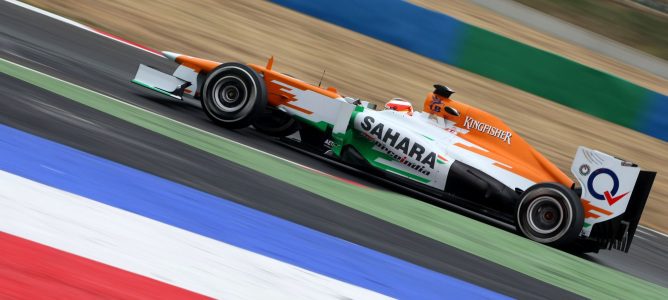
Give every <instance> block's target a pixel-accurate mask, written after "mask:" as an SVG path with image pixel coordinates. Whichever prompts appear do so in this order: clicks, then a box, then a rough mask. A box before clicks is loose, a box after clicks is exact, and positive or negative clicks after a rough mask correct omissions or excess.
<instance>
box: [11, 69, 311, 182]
mask: <svg viewBox="0 0 668 300" xmlns="http://www.w3.org/2000/svg"><path fill="white" fill-rule="evenodd" d="M0 60H2V61H4V62H7V63H10V64H12V65H15V66H17V67H19V68H22V69H25V70H29V71H31V72H35V73H38V74H40V75H42V76H46V77H49V78H51V79H54V80H57V81H60V82H62V83H64V84H67V85H69V86H72V87H74V88H78V89H82V90H85V91H88V92H91V93H94V94H96V95H99V96H102V97H105V98H107V99H109V100H112V101H115V102H118V103H121V104H123V105H126V106H130V107H133V108H135V109H138V110H141V111H144V112H147V113H150V114H152V115H154V116H156V117H159V118H162V119H165V120H169V121H171V122H175V123H178V124H180V125H183V126H186V127H188V128H191V129H194V130H196V131H199V132H201V133H205V134H208V135H210V136H213V137H216V138H219V139H222V140H224V141H226V142H229V143H233V144H236V145H239V146H242V147H245V148H247V149H249V150H252V151H256V152H259V153H262V154H264V155H268V156H271V157H273V158H276V159H278V160H282V161H284V162H287V163H290V164H293V165H296V166H299V167H301V168H304V169H308V170H313V171H316V172H321V173H322V171H319V170H316V169H313V168H311V167H308V166H305V165H302V164H300V163H297V162H294V161H291V160H289V159H286V158H283V157H280V156H277V155H274V154H271V153H269V152H265V151H262V150H260V149H257V148H253V147H251V146H248V145H246V144H242V143H240V142H237V141H235V140H231V139H228V138H226V137H224V136H220V135H217V134H215V133H212V132H209V131H206V130H204V129H201V128H197V127H195V126H192V125H189V124H186V123H183V122H181V121H178V120H174V119H171V118H168V117H166V116H163V115H161V114H159V113H156V112H153V111H151V110H148V109H146V108H143V107H140V106H137V105H134V104H131V103H128V102H125V101H123V100H119V99H116V98H113V97H110V96H107V95H105V94H102V93H99V92H96V91H93V90H90V89H87V88H85V87H82V86H79V85H76V84H74V83H71V82H69V81H65V80H62V79H60V78H57V77H54V76H51V75H49V74H46V73H42V72H40V71H37V70H33V69H31V68H28V67H25V66H23V65H20V64H17V63H15V62H12V61H9V60H6V59H4V58H0Z"/></svg>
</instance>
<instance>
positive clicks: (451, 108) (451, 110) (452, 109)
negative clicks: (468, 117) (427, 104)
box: [445, 106, 459, 117]
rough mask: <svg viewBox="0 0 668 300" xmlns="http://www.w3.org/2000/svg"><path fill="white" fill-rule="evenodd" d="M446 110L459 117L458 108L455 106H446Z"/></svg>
mask: <svg viewBox="0 0 668 300" xmlns="http://www.w3.org/2000/svg"><path fill="white" fill-rule="evenodd" d="M445 112H446V113H448V114H451V115H453V116H455V117H459V111H457V109H455V108H454V107H450V106H446V107H445Z"/></svg>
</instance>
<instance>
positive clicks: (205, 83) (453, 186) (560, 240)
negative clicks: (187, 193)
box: [132, 52, 656, 252]
mask: <svg viewBox="0 0 668 300" xmlns="http://www.w3.org/2000/svg"><path fill="white" fill-rule="evenodd" d="M163 53H164V55H165V57H166V58H168V59H171V60H173V61H175V62H176V63H178V64H179V66H178V67H177V68H176V70H175V71H174V72H173V74H172V75H169V74H166V73H163V72H160V71H158V70H155V69H153V68H150V67H147V66H145V65H140V66H139V69H138V70H137V74H136V76H135V78H134V79H133V80H132V82H134V83H136V84H138V85H141V86H143V87H146V88H149V89H152V90H154V91H157V92H160V93H163V94H166V95H169V96H171V97H173V98H176V99H183V97H185V96H187V97H192V98H194V99H198V100H200V101H201V103H202V107H203V109H204V112H205V113H206V115H207V116H208V117H209V118H210V119H211V120H213V122H215V123H217V124H219V125H221V126H223V127H226V128H231V129H236V128H243V127H247V126H251V125H252V126H253V127H254V128H255V129H256V130H258V131H260V132H262V133H265V134H268V135H270V136H276V137H285V136H289V135H290V136H297V135H298V136H299V138H298V144H299V146H300V148H302V149H307V150H308V151H310V152H313V153H318V154H320V155H324V156H328V157H330V158H333V159H335V160H337V161H339V162H342V163H344V164H346V165H348V166H352V167H354V168H356V169H359V170H362V171H364V172H366V173H369V174H373V175H375V176H380V177H382V178H385V179H386V180H391V181H392V182H396V183H399V184H401V185H405V186H410V187H411V188H412V189H416V190H420V191H423V192H425V193H429V194H431V195H435V196H436V197H439V198H440V199H442V200H443V201H447V202H448V203H450V204H454V205H457V206H459V207H463V208H465V209H468V210H474V211H477V212H480V213H481V214H484V215H486V216H490V217H493V218H495V219H497V220H500V221H503V222H506V223H509V224H513V225H514V226H515V227H516V228H517V231H518V232H519V233H520V234H522V235H524V236H526V237H527V238H529V239H531V240H534V241H536V242H539V243H543V244H547V245H550V246H554V247H559V248H562V249H574V251H580V252H591V251H594V252H598V250H599V249H605V248H607V249H612V248H614V249H617V250H621V251H625V252H628V250H629V246H630V245H631V241H632V239H633V236H634V233H635V231H636V227H637V226H638V222H639V220H640V216H641V214H642V211H643V209H644V206H645V202H646V201H647V197H648V195H649V191H650V188H651V185H652V182H653V181H654V177H655V175H656V173H654V172H648V171H643V170H641V169H640V168H639V167H638V166H637V165H635V164H633V163H630V162H627V161H624V160H621V159H618V158H615V157H613V156H610V155H607V154H605V153H602V152H598V151H595V150H591V149H587V148H585V147H580V148H578V150H577V153H576V155H575V160H574V161H573V164H572V167H571V171H572V173H573V175H574V176H575V178H576V179H577V182H578V183H579V187H576V184H575V182H574V181H573V180H571V179H570V178H569V177H568V176H567V175H566V174H564V173H563V172H562V171H561V170H559V169H558V168H557V167H556V166H555V165H554V164H552V163H551V162H550V161H548V160H547V159H546V158H545V157H543V155H541V154H540V153H538V152H537V151H536V150H535V149H534V148H532V147H531V146H530V145H529V144H528V143H527V142H526V141H525V140H524V139H522V138H521V137H520V136H519V135H518V134H517V133H516V132H515V131H513V130H512V129H510V128H509V127H508V126H507V125H506V124H504V123H503V122H502V121H501V120H499V119H498V118H497V117H495V116H493V115H491V114H489V113H487V112H485V111H483V110H481V109H478V108H475V107H472V106H469V105H466V104H463V103H460V102H456V101H454V100H451V99H450V96H451V95H452V93H453V91H452V90H450V89H449V88H447V87H445V86H442V85H435V86H434V87H435V90H434V91H433V92H432V93H429V95H428V96H427V98H426V100H425V105H424V111H422V112H418V111H413V109H412V106H411V104H410V103H408V102H405V101H402V100H401V99H394V100H392V101H390V102H388V103H387V105H386V107H385V108H386V109H384V110H380V111H379V110H376V109H375V106H374V105H372V104H370V103H368V102H366V101H361V100H359V99H353V98H350V97H344V96H342V95H340V94H338V93H337V91H336V89H334V88H327V89H323V88H320V87H319V86H315V85H311V84H308V83H306V82H304V81H301V80H299V79H296V78H293V77H291V76H289V75H286V74H282V73H279V72H276V71H274V70H272V65H273V57H272V58H270V59H269V62H268V63H267V65H266V66H259V65H254V64H248V65H244V64H240V63H219V62H214V61H209V60H205V59H200V58H195V57H191V56H186V55H180V54H176V53H171V52H163Z"/></svg>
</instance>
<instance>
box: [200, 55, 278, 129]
mask: <svg viewBox="0 0 668 300" xmlns="http://www.w3.org/2000/svg"><path fill="white" fill-rule="evenodd" d="M266 106H267V88H266V87H265V85H264V81H263V80H262V78H261V77H260V76H259V75H258V74H257V73H256V72H255V71H254V70H253V69H251V68H250V67H248V66H246V65H243V64H240V63H224V64H222V65H220V66H218V67H217V68H216V69H214V70H213V71H212V72H211V73H210V74H209V76H207V78H206V81H205V82H204V85H203V91H202V107H203V108H204V112H205V113H206V115H207V116H208V117H209V118H210V119H211V120H213V121H214V122H215V123H216V124H218V125H221V126H223V127H226V128H230V129H238V128H243V127H246V126H248V125H251V124H252V123H253V121H255V119H256V118H257V117H258V115H259V114H260V113H261V112H262V111H264V109H265V107H266Z"/></svg>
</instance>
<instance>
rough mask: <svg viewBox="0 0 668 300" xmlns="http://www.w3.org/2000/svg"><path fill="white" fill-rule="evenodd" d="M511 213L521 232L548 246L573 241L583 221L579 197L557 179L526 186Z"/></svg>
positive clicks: (582, 210)
mask: <svg viewBox="0 0 668 300" xmlns="http://www.w3.org/2000/svg"><path fill="white" fill-rule="evenodd" d="M515 213H516V222H517V224H516V225H517V228H518V230H519V231H520V232H521V233H522V234H523V235H524V236H526V237H527V238H529V239H531V240H534V241H536V242H539V243H542V244H547V245H550V246H562V245H566V244H569V243H571V242H573V241H574V240H575V239H576V238H577V237H578V235H579V233H580V230H582V225H583V223H584V209H583V208H582V204H581V203H580V199H579V197H578V196H577V195H576V194H575V192H574V191H572V190H570V189H568V188H566V187H564V186H563V185H561V184H557V183H539V184H536V185H534V186H532V187H530V188H529V189H527V190H526V191H525V192H524V193H523V194H522V196H521V197H520V201H519V203H518V205H517V208H516V211H515Z"/></svg>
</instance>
